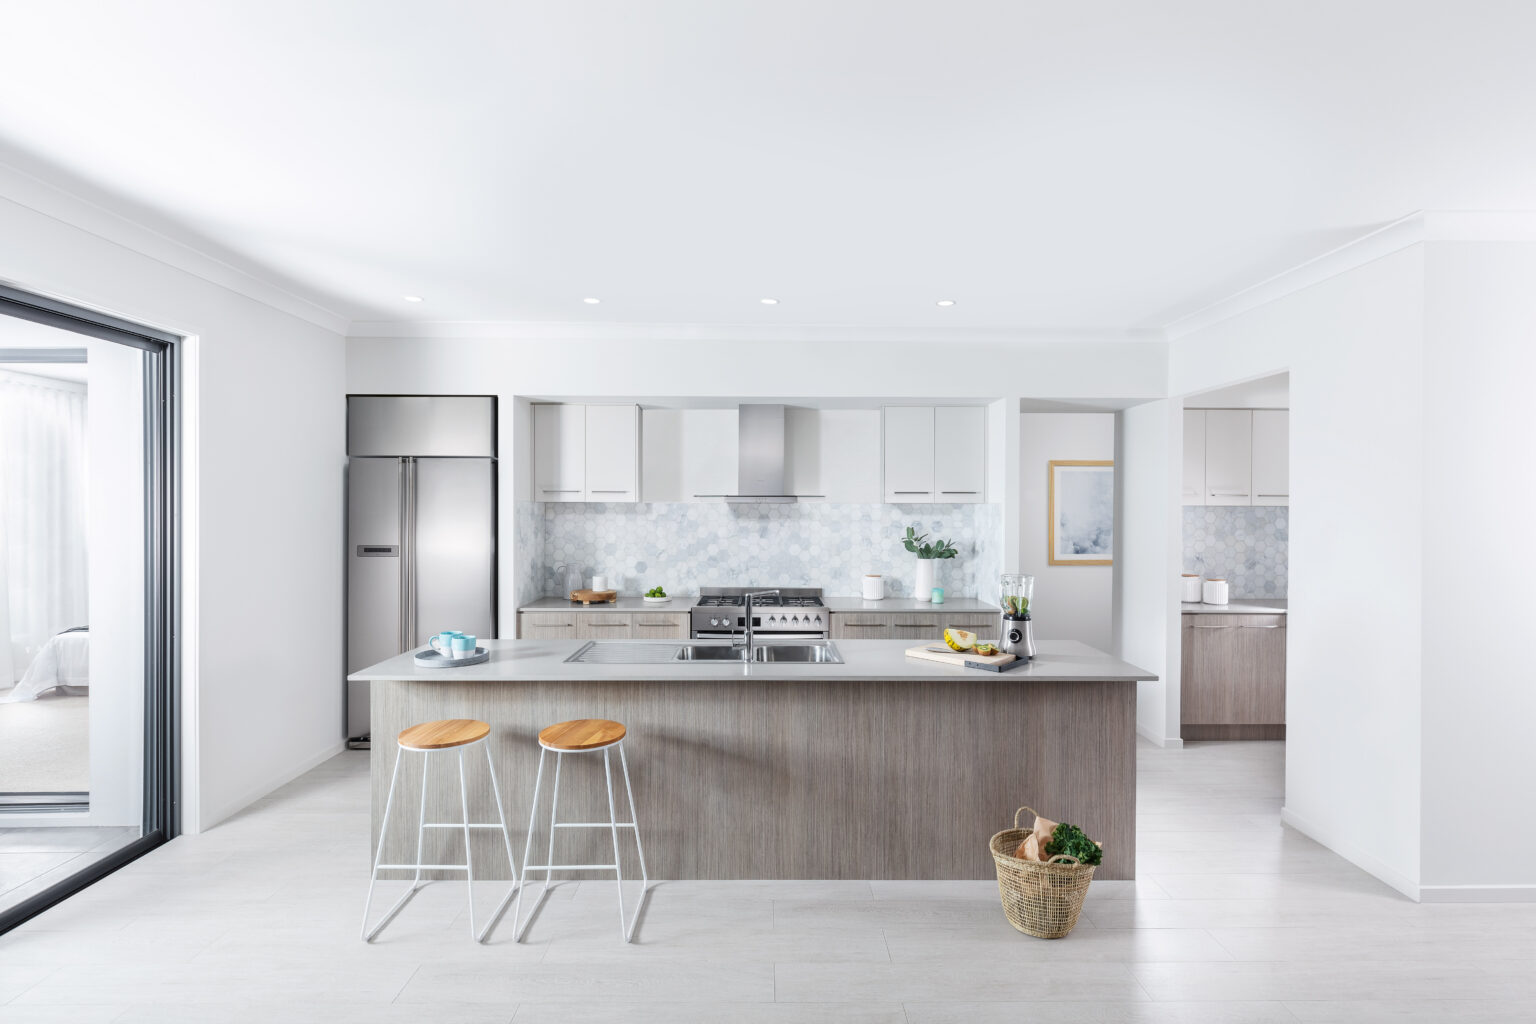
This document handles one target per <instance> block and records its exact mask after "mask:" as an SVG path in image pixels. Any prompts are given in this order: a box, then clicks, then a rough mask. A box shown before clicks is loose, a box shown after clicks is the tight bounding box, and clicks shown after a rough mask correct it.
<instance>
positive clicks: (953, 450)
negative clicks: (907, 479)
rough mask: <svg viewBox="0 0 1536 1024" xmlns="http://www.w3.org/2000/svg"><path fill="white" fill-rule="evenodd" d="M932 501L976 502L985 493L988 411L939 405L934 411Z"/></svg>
mask: <svg viewBox="0 0 1536 1024" xmlns="http://www.w3.org/2000/svg"><path fill="white" fill-rule="evenodd" d="M933 444H934V464H933V489H934V492H935V493H934V496H933V500H934V501H939V502H957V503H964V502H979V501H981V500H983V499H984V498H985V497H986V490H987V410H986V407H985V406H980V405H941V406H938V407H937V408H935V409H934V410H933Z"/></svg>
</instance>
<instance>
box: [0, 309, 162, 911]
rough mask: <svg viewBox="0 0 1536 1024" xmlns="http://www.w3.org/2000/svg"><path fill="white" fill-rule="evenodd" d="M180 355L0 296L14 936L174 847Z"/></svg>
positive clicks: (7, 903)
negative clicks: (19, 927) (104, 878)
mask: <svg viewBox="0 0 1536 1024" xmlns="http://www.w3.org/2000/svg"><path fill="white" fill-rule="evenodd" d="M175 344H176V339H175V338H174V337H172V336H169V335H164V334H161V333H160V332H156V331H152V330H149V329H146V328H141V327H138V326H136V325H132V324H127V323H123V322H121V321H118V320H115V319H113V318H110V317H106V316H101V315H99V314H95V313H92V312H89V311H86V310H81V309H77V308H74V307H71V306H68V305H66V304H62V303H58V302H54V301H52V300H48V299H44V298H41V297H37V296H31V295H27V294H25V293H20V292H15V291H11V290H8V289H5V288H3V287H0V931H3V930H4V929H5V928H7V927H10V926H12V925H14V924H15V923H17V922H19V921H20V920H24V919H25V918H26V917H28V916H31V915H32V914H35V913H38V912H39V911H41V910H43V909H46V907H47V906H49V905H51V904H52V903H54V902H56V901H57V900H59V899H62V898H64V897H66V896H67V895H69V894H70V893H71V892H74V891H76V890H78V889H79V888H80V887H81V886H83V885H87V884H89V883H90V882H91V881H93V880H94V879H96V878H98V877H100V876H101V875H102V874H104V873H106V872H107V871H110V870H113V869H114V868H116V867H117V866H120V865H121V864H123V863H126V862H127V861H128V860H131V859H132V858H133V857H135V856H138V855H139V854H141V853H143V852H145V851H147V850H149V849H151V848H153V847H154V846H155V845H157V844H159V843H161V842H164V841H165V840H166V839H168V838H170V837H171V836H173V835H174V834H175V832H176V827H177V820H176V817H177V816H176V785H175V784H176V777H177V774H176V749H175V740H176V736H177V721H176V699H175V698H176V667H177V659H176V648H175V645H174V634H173V631H172V624H173V623H175V622H176V620H177V605H176V594H175V586H174V583H175V581H176V578H177V576H176V573H177V553H178V545H177V543H176V537H177V532H176V527H177V516H176V510H177V508H178V494H177V490H176V477H175V473H174V469H175V466H176V454H177V453H176V444H177V436H178V434H177V429H176V426H177V419H176V400H175V399H176V391H175V385H176V349H175Z"/></svg>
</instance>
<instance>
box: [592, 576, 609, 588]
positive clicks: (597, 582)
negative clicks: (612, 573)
mask: <svg viewBox="0 0 1536 1024" xmlns="http://www.w3.org/2000/svg"><path fill="white" fill-rule="evenodd" d="M592 589H593V590H607V589H608V577H607V576H604V575H602V574H600V573H594V574H593V576H592Z"/></svg>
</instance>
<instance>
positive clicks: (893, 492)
mask: <svg viewBox="0 0 1536 1024" xmlns="http://www.w3.org/2000/svg"><path fill="white" fill-rule="evenodd" d="M891 493H892V494H932V493H933V492H932V491H892V492H891Z"/></svg>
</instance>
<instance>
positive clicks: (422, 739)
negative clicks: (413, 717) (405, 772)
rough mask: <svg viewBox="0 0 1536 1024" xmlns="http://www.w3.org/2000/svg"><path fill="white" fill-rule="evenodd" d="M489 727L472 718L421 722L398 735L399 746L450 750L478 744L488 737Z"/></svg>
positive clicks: (413, 748) (412, 748) (416, 748)
mask: <svg viewBox="0 0 1536 1024" xmlns="http://www.w3.org/2000/svg"><path fill="white" fill-rule="evenodd" d="M490 732H491V727H490V726H489V725H487V724H486V723H484V722H481V721H478V720H476V719H473V718H448V719H444V720H443V721H441V722H422V723H421V724H420V725H413V726H411V727H410V728H409V729H405V730H402V731H401V733H400V745H401V746H402V747H409V748H410V749H411V750H451V749H452V748H454V747H462V746H465V745H466V744H469V743H478V742H480V741H481V740H483V739H485V738H486V736H488V735H490Z"/></svg>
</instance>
